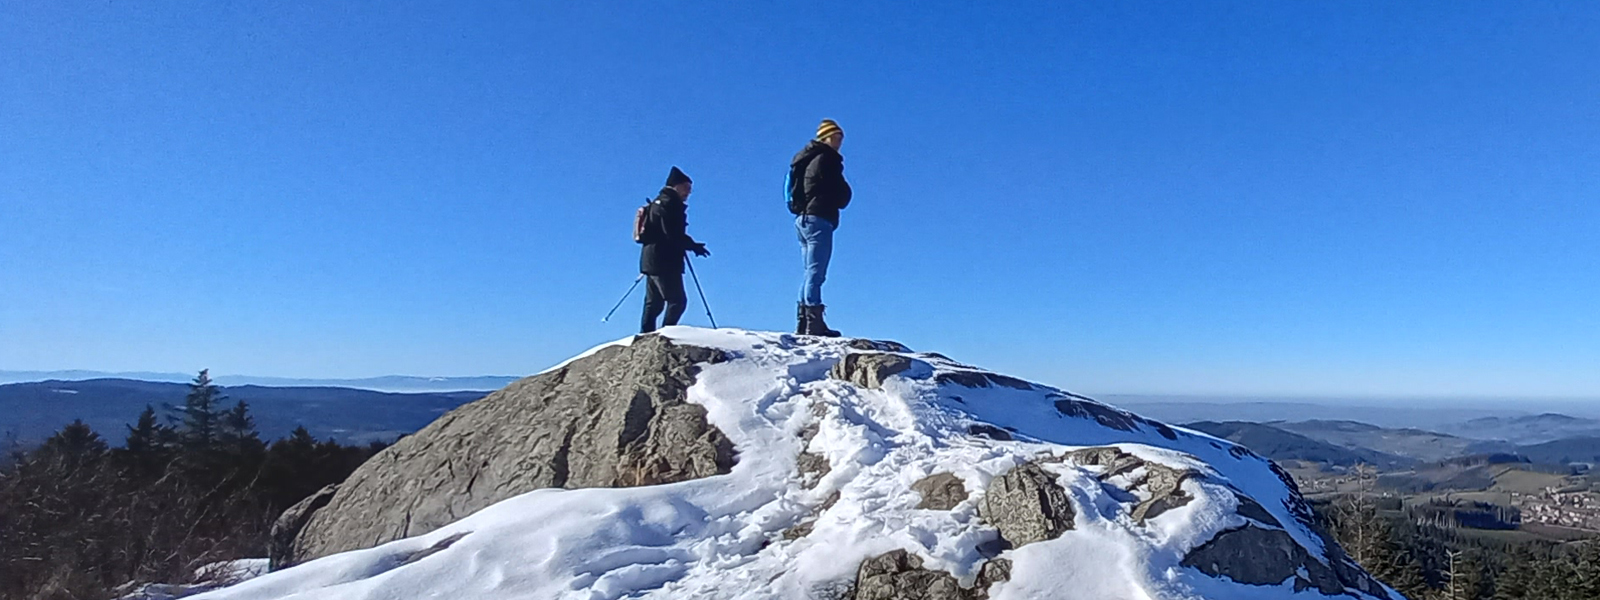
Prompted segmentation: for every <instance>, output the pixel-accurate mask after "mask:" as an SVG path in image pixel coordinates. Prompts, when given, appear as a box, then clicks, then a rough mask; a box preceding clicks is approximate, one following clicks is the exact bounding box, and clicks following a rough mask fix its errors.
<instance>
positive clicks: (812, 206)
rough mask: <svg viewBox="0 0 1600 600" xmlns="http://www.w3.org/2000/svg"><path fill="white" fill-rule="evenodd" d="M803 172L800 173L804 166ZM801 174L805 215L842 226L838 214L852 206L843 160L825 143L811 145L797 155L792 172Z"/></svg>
mask: <svg viewBox="0 0 1600 600" xmlns="http://www.w3.org/2000/svg"><path fill="white" fill-rule="evenodd" d="M801 165H804V167H803V169H804V170H803V171H801V169H802V166H801ZM797 171H801V172H802V173H803V175H801V176H802V177H804V178H805V179H804V180H803V183H802V185H801V188H800V189H801V193H803V194H804V198H805V208H804V209H802V210H801V211H800V214H802V215H814V216H818V217H822V218H823V219H826V220H827V221H828V222H829V223H833V226H834V227H838V226H839V211H840V210H841V209H843V208H844V207H846V206H849V205H850V183H849V182H847V181H845V180H844V157H843V156H840V155H839V151H838V150H834V149H833V146H829V145H827V144H824V143H822V142H818V141H814V140H813V141H812V142H811V143H810V144H806V147H805V149H803V150H801V151H800V153H799V154H796V155H794V160H793V161H790V162H789V172H790V173H795V172H797Z"/></svg>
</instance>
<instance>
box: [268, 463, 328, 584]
mask: <svg viewBox="0 0 1600 600" xmlns="http://www.w3.org/2000/svg"><path fill="white" fill-rule="evenodd" d="M338 491H339V484H337V483H336V484H333V485H327V486H323V488H322V489H320V490H317V491H316V493H314V494H311V495H310V496H306V497H305V499H304V500H301V501H299V502H296V503H295V505H294V506H291V507H289V509H288V510H285V511H283V514H280V515H278V520H276V521H273V522H272V530H271V533H270V534H269V535H268V541H267V565H268V567H269V568H271V569H272V570H274V571H276V570H278V569H282V568H285V567H292V566H294V562H295V561H294V558H295V557H294V540H295V538H297V537H299V536H300V532H301V531H303V530H305V528H306V523H308V522H310V521H311V516H312V515H314V514H316V512H317V511H319V510H322V507H324V506H327V505H328V503H329V502H331V501H333V495H334V494H335V493H336V492H338Z"/></svg>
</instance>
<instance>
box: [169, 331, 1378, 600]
mask: <svg viewBox="0 0 1600 600" xmlns="http://www.w3.org/2000/svg"><path fill="white" fill-rule="evenodd" d="M661 333H662V335H666V336H669V337H671V338H672V339H674V340H676V341H678V342H680V343H684V344H690V345H697V346H705V347H713V348H719V349H722V350H724V351H726V352H727V353H728V355H729V357H730V360H727V361H725V362H720V363H718V364H711V365H705V366H703V368H702V370H701V371H700V373H699V375H698V376H697V380H696V383H695V384H694V385H693V386H692V387H691V388H690V389H689V390H688V401H690V402H694V403H697V404H700V405H702V406H704V407H705V408H706V411H707V418H708V420H709V421H710V422H711V423H712V424H713V425H715V426H716V427H717V428H719V429H720V430H721V431H722V432H724V433H725V434H726V435H727V436H728V437H729V438H730V439H731V440H732V441H733V443H734V446H735V448H736V449H737V450H738V452H739V460H738V463H737V464H736V465H735V466H734V468H733V469H732V472H730V473H728V474H726V475H721V476H716V477H710V478H705V479H699V480H693V481H686V482H681V483H675V484H669V485H659V486H650V487H639V488H624V489H581V490H553V489H551V490H537V491H533V492H529V493H527V494H523V495H521V496H518V497H515V498H512V499H509V500H506V501H503V502H500V503H498V504H495V505H493V506H490V507H488V508H485V509H483V510H482V511H479V512H478V513H476V514H473V515H471V516H469V517H467V518H465V519H462V520H460V521H458V522H456V523H454V524H451V525H448V526H446V527H444V528H441V529H439V530H437V531H434V532H431V533H428V534H425V535H421V536H417V537H414V538H408V539H403V540H398V541H394V542H391V543H388V544H384V545H382V546H378V547H376V548H370V549H366V550H358V551H353V552H346V553H343V554H338V555H334V556H329V557H325V558H322V559H319V560H316V561H312V562H309V563H306V564H303V565H300V566H297V567H294V568H291V569H287V570H284V571H280V572H277V573H271V574H267V575H265V576H262V577H258V578H255V579H251V580H249V581H246V582H244V583H241V584H239V585H236V586H233V587H230V588H225V589H221V590H217V591H213V592H210V593H207V594H203V595H201V596H197V598H203V599H206V600H232V599H270V598H283V599H289V598H293V599H295V600H317V599H329V600H332V599H338V600H379V599H401V598H475V599H483V600H498V599H513V598H515V599H571V600H579V599H581V600H613V599H620V598H740V599H751V600H754V599H769V598H813V597H832V596H829V595H828V593H827V592H828V591H830V590H833V591H837V590H841V589H844V588H846V587H848V585H849V584H850V582H851V581H852V580H853V578H854V575H855V570H856V566H857V565H858V564H859V563H860V561H861V560H863V559H866V558H869V557H872V556H876V555H878V554H882V553H884V552H888V551H891V550H895V549H906V550H909V551H912V552H914V553H915V554H916V555H918V556H920V557H921V558H922V559H923V563H924V567H925V568H929V569H939V570H945V571H948V572H950V573H952V574H954V575H955V576H956V577H958V578H959V579H960V580H961V583H962V584H963V585H972V584H973V583H974V580H975V578H976V576H977V573H978V571H979V569H980V568H981V567H982V565H983V563H984V562H985V561H986V560H987V559H988V558H987V557H985V556H984V555H983V554H982V553H981V552H980V551H979V550H978V548H979V547H980V546H983V545H985V543H986V542H993V541H996V540H997V539H998V532H997V531H996V530H995V529H993V528H992V527H990V526H988V525H987V524H985V523H984V522H983V520H982V519H980V518H979V516H978V508H977V500H978V498H979V497H980V496H981V493H980V492H979V491H980V490H982V489H984V488H985V487H986V486H987V485H988V483H989V481H990V480H991V479H993V478H994V477H997V476H999V475H1000V474H1003V473H1004V472H1005V471H1006V470H1008V469H1010V468H1011V467H1013V466H1015V465H1018V464H1022V463H1024V462H1026V461H1028V460H1030V459H1033V458H1036V457H1038V456H1040V455H1041V454H1050V455H1058V456H1059V455H1062V454H1065V453H1067V452H1069V451H1071V450H1073V449H1076V448H1081V447H1087V446H1102V445H1115V446H1116V447H1118V448H1119V449H1121V450H1123V451H1125V452H1128V453H1131V454H1134V455H1136V456H1139V457H1140V458H1143V459H1145V460H1147V461H1152V462H1157V463H1161V464H1165V465H1168V466H1172V467H1176V468H1189V469H1193V470H1196V471H1198V472H1200V473H1202V474H1203V475H1204V476H1203V477H1199V478H1191V479H1189V480H1186V481H1185V482H1184V483H1183V485H1182V488H1183V490H1184V491H1185V492H1187V493H1188V494H1189V495H1190V496H1192V497H1194V501H1192V502H1189V503H1188V504H1186V505H1184V506H1181V507H1178V508H1174V509H1172V510H1169V511H1167V512H1165V513H1162V514H1160V515H1158V516H1156V517H1153V518H1151V519H1149V520H1148V521H1147V522H1145V523H1143V524H1138V523H1135V522H1134V521H1133V519H1132V518H1131V517H1130V516H1129V513H1130V512H1131V510H1132V507H1133V506H1134V504H1135V503H1136V502H1137V499H1136V498H1130V497H1129V496H1130V494H1127V493H1125V492H1118V491H1116V490H1111V489H1108V486H1105V485H1101V483H1100V482H1099V481H1098V480H1097V479H1096V475H1097V474H1099V473H1100V472H1102V470H1103V467H1097V466H1079V465H1076V464H1074V463H1072V462H1070V461H1066V462H1050V463H1043V466H1044V468H1046V470H1047V471H1048V472H1050V473H1052V474H1054V475H1056V476H1057V477H1058V482H1059V483H1061V484H1062V485H1063V487H1065V488H1066V489H1067V490H1068V491H1069V494H1070V495H1071V500H1072V502H1073V503H1074V505H1075V509H1076V513H1077V516H1076V522H1075V527H1074V530H1073V531H1071V532H1069V533H1068V534H1067V535H1064V536H1062V537H1061V538H1059V539H1056V540H1050V541H1044V542H1038V543H1034V544H1028V545H1025V546H1023V547H1021V548H1016V549H1012V550H1007V551H1005V552H1004V553H1002V554H1000V556H1001V557H1003V558H1008V559H1010V560H1011V561H1013V568H1012V577H1011V579H1010V581H1007V582H1001V583H998V584H995V585H994V586H993V587H992V588H991V590H990V592H991V597H992V598H994V599H995V600H1018V599H1025V598H1096V599H1130V600H1134V599H1180V598H1183V599H1189V598H1228V599H1244V600H1250V599H1258V598H1259V599H1269V598H1301V597H1319V596H1320V595H1319V594H1317V593H1316V592H1314V591H1311V592H1307V593H1304V594H1294V593H1293V589H1292V585H1290V584H1287V583H1286V584H1284V585H1282V586H1249V585H1241V584H1236V583H1234V582H1232V581H1230V580H1227V579H1217V578H1213V577H1210V576H1207V575H1205V574H1203V573H1201V572H1199V571H1197V570H1195V569H1192V568H1188V567H1184V566H1181V565H1180V564H1179V562H1180V560H1181V558H1182V557H1183V556H1184V555H1185V554H1186V553H1187V552H1188V551H1189V550H1191V549H1193V548H1194V547H1196V546H1198V545H1200V544H1202V543H1204V542H1205V541H1207V540H1209V539H1211V537H1213V536H1214V535H1216V533H1218V532H1220V531H1223V530H1225V529H1229V528H1232V527H1237V526H1240V525H1243V524H1244V523H1245V520H1244V518H1243V517H1240V516H1239V515H1237V514H1235V512H1234V509H1235V506H1236V503H1237V501H1236V499H1235V496H1234V494H1233V490H1234V489H1237V490H1238V491H1240V492H1243V493H1244V494H1246V495H1248V496H1250V497H1253V498H1255V499H1256V500H1257V501H1258V502H1259V503H1260V504H1261V505H1262V506H1263V507H1264V508H1265V509H1266V510H1267V511H1269V512H1270V513H1272V515H1273V516H1274V517H1275V518H1277V520H1278V521H1279V522H1280V523H1283V524H1287V525H1286V526H1287V531H1288V532H1289V533H1290V535H1292V536H1294V538H1295V539H1296V540H1297V541H1299V542H1300V543H1301V544H1303V545H1305V546H1306V547H1307V548H1309V549H1312V550H1313V553H1316V554H1320V548H1321V546H1320V538H1318V537H1317V536H1316V535H1315V534H1313V533H1312V532H1311V531H1308V530H1306V529H1305V528H1304V527H1303V526H1301V525H1300V524H1299V521H1298V520H1297V519H1296V517H1295V515H1293V514H1291V511H1290V509H1289V508H1288V506H1287V505H1286V504H1285V501H1288V500H1290V499H1291V498H1290V493H1289V491H1288V489H1287V488H1286V487H1285V486H1284V485H1283V483H1282V482H1281V480H1279V479H1278V476H1277V475H1276V474H1275V473H1273V472H1272V470H1271V469H1270V468H1269V466H1268V463H1267V462H1266V461H1265V460H1263V459H1260V458H1258V457H1256V456H1255V455H1253V454H1246V453H1243V452H1239V451H1238V450H1234V445H1233V444H1231V443H1230V442H1226V441H1222V440H1218V439H1216V438H1212V437H1210V436H1207V435H1204V434H1200V433H1196V432H1191V431H1187V430H1183V429H1181V428H1172V430H1169V431H1168V432H1167V433H1168V434H1169V435H1171V436H1172V437H1174V438H1176V439H1169V438H1168V437H1167V436H1166V435H1162V434H1161V433H1160V432H1159V431H1158V430H1156V429H1155V428H1153V427H1148V426H1141V427H1137V428H1134V430H1132V431H1125V430H1122V429H1116V428H1112V427H1107V426H1104V425H1101V424H1100V423H1098V422H1096V421H1095V420H1094V419H1092V418H1078V417H1068V416H1063V415H1062V414H1061V413H1060V412H1058V411H1057V410H1056V409H1055V407H1054V405H1053V404H1052V402H1053V401H1055V400H1057V399H1061V398H1064V397H1068V395H1067V394H1066V393H1065V392H1063V391H1061V390H1057V389H1054V388H1049V387H1045V386H1037V385H1035V386H1031V388H1029V389H1016V388H1011V387H1005V386H991V387H977V388H972V387H964V386H961V385H956V384H951V383H944V384H941V383H938V382H937V381H935V377H934V376H935V375H937V374H940V373H950V372H971V371H972V368H971V367H966V366H964V365H959V364H958V363H954V362H951V361H948V360H943V359H940V358H938V357H932V356H928V355H918V354H911V355H910V356H912V357H913V358H915V359H916V360H917V362H916V365H915V368H913V369H912V370H910V371H908V372H906V373H903V374H902V375H901V376H896V377H891V378H890V379H889V380H888V381H887V382H885V384H884V386H883V387H882V388H881V389H863V388H859V387H857V386H855V385H853V384H850V383H847V382H841V381H836V380H832V379H829V378H828V377H827V372H828V369H829V368H830V367H831V366H832V365H833V364H835V363H836V362H838V360H839V359H840V358H841V357H842V356H844V355H845V354H846V353H849V352H854V351H856V350H852V349H851V348H850V347H849V346H848V345H847V340H823V339H818V338H801V337H796V336H793V335H788V334H777V333H757V332H749V331H741V330H730V329H721V330H707V329H696V328H687V327H669V328H666V329H664V330H662V332H661ZM630 341H631V339H627V340H621V341H618V342H613V343H611V344H606V345H603V346H600V347H598V348H596V349H594V350H590V351H589V352H588V353H585V355H588V354H592V353H593V352H595V351H597V350H598V349H599V348H603V347H607V346H611V345H616V344H626V343H629V342H630ZM574 360H576V359H574ZM569 362H570V361H569ZM563 364H565V363H563ZM1084 401H1087V400H1084ZM975 423H986V424H991V425H994V426H999V427H1002V428H1006V429H1008V430H1009V431H1011V432H1012V434H1013V436H1014V437H1015V438H1016V439H1015V440H1013V441H997V440H992V439H989V438H985V437H980V436H974V435H970V434H969V433H968V430H967V427H968V426H969V425H971V424H975ZM808 426H814V427H815V429H816V435H815V436H813V437H812V438H811V440H810V441H809V443H808V442H806V441H805V440H804V439H803V438H802V437H801V431H802V430H803V429H805V428H807V427H808ZM1230 450H1234V451H1233V452H1230ZM802 451H807V452H811V453H815V454H818V455H821V456H823V457H824V458H826V459H827V461H828V463H829V465H830V467H831V470H830V471H829V472H828V473H827V474H826V475H825V476H823V477H821V478H820V479H819V480H817V481H815V483H814V486H813V487H809V488H808V487H807V486H806V482H804V481H803V480H802V477H801V475H800V473H799V472H798V469H797V467H796V458H797V456H798V455H799V454H800V453H801V452H802ZM938 472H950V473H952V474H954V475H955V476H956V477H958V478H960V479H961V480H962V481H963V482H964V483H965V485H966V487H967V489H968V491H969V497H968V499H967V500H966V501H964V502H962V503H961V504H959V505H958V506H956V507H955V508H954V509H953V510H949V511H935V510H922V509H917V508H915V506H916V505H917V504H918V502H919V500H920V497H919V496H918V494H917V492H915V491H913V490H912V489H911V485H912V484H913V483H914V482H916V481H917V480H919V479H921V478H923V477H925V476H927V475H930V474H933V473H938ZM1124 483H1126V482H1124ZM835 495H836V496H837V499H836V501H835V502H834V503H833V504H832V505H831V506H829V507H827V508H826V509H825V510H824V509H823V507H824V506H825V503H826V502H827V501H828V500H829V499H830V497H832V496H835ZM807 522H810V525H811V527H812V530H811V532H810V533H809V534H807V535H805V536H803V537H800V538H798V539H795V540H788V539H786V538H785V537H784V536H783V533H784V531H785V530H787V529H789V528H791V527H794V526H796V525H800V524H802V523H807ZM1395 597H1397V598H1398V595H1395Z"/></svg>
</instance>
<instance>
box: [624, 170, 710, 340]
mask: <svg viewBox="0 0 1600 600" xmlns="http://www.w3.org/2000/svg"><path fill="white" fill-rule="evenodd" d="M693 189H694V182H693V181H691V180H690V179H689V176H688V175H685V174H684V173H683V171H680V170H678V168H677V167H673V168H672V173H671V174H669V175H667V183H666V186H664V187H662V188H661V193H660V194H658V195H656V199H655V200H652V201H650V203H649V204H646V205H645V206H644V207H643V208H641V209H639V214H638V215H637V217H636V218H635V222H634V240H635V241H637V242H639V243H640V244H643V247H642V248H640V249H639V273H640V274H641V275H643V276H645V277H646V278H647V279H648V283H647V284H646V285H645V292H644V316H643V319H642V320H641V322H640V324H639V333H650V332H652V331H655V330H656V317H659V316H662V314H661V313H662V310H663V309H664V310H665V311H666V315H665V316H664V317H662V319H661V326H662V327H667V326H671V325H677V324H678V319H679V318H681V317H682V316H683V311H684V309H686V308H688V306H689V297H688V295H687V294H685V293H684V290H683V264H684V261H685V260H686V259H687V258H688V257H687V253H688V252H694V253H695V255H697V256H711V251H710V250H706V245H705V244H702V243H700V242H697V241H695V240H694V238H692V237H689V216H688V215H689V204H688V200H689V193H690V191H692V190H693Z"/></svg>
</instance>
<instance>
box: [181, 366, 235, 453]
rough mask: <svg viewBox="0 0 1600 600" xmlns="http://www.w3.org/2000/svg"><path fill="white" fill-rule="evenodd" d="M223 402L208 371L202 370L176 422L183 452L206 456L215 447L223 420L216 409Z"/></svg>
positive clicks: (190, 389)
mask: <svg viewBox="0 0 1600 600" xmlns="http://www.w3.org/2000/svg"><path fill="white" fill-rule="evenodd" d="M223 399H224V396H223V395H222V391H221V390H219V389H217V386H216V385H215V384H213V383H212V382H211V373H210V369H201V370H200V374H199V375H196V376H195V378H194V381H193V382H192V383H190V384H189V395H188V396H187V397H186V398H184V401H183V408H182V409H181V410H180V411H179V414H178V415H177V417H176V419H175V420H176V421H177V425H178V433H179V436H180V438H181V441H182V444H183V446H184V450H185V451H187V452H191V453H195V452H207V451H209V450H212V449H214V448H215V447H216V445H217V433H218V429H219V428H220V426H221V422H222V420H223V416H224V415H223V413H222V410H221V409H220V408H219V405H220V403H221V402H222V400H223Z"/></svg>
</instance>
